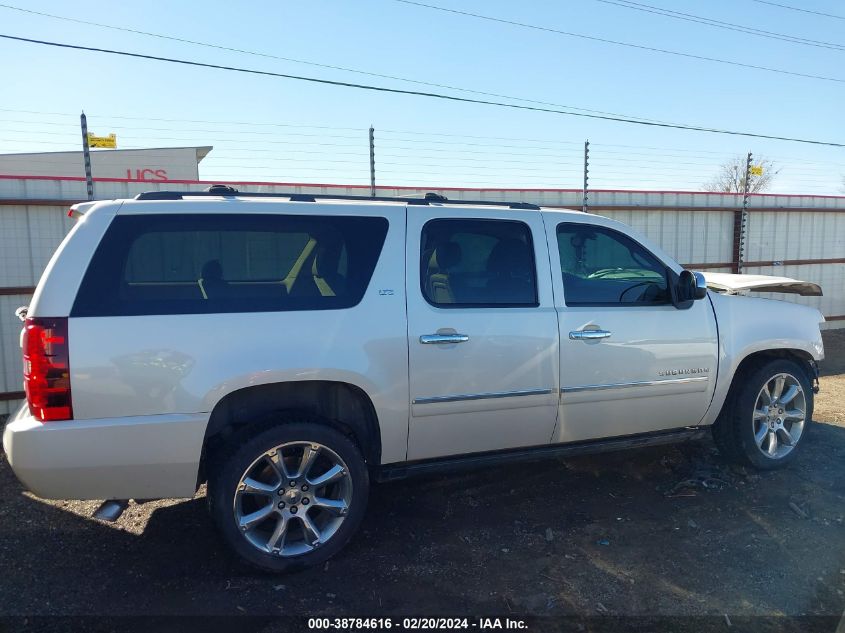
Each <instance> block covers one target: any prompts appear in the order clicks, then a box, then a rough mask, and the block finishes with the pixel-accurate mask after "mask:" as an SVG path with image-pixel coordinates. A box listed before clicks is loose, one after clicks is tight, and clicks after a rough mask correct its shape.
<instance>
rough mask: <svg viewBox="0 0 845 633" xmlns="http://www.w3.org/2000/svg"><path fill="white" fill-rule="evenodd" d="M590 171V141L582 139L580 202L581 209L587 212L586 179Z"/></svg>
mask: <svg viewBox="0 0 845 633" xmlns="http://www.w3.org/2000/svg"><path fill="white" fill-rule="evenodd" d="M589 173H590V141H588V140H587V141H584V198H583V200H582V202H581V211H583V212H584V213H587V180H588V174H589Z"/></svg>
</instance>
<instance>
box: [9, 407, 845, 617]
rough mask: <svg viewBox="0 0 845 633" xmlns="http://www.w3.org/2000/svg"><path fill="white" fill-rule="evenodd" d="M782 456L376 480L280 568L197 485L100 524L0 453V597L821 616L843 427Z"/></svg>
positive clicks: (210, 611)
mask: <svg viewBox="0 0 845 633" xmlns="http://www.w3.org/2000/svg"><path fill="white" fill-rule="evenodd" d="M802 457H803V459H801V460H798V461H796V463H795V464H793V465H792V466H791V467H789V468H788V469H786V470H783V471H777V472H768V473H759V472H753V471H750V470H746V469H744V468H740V467H735V466H728V465H727V464H725V463H724V462H722V461H721V460H720V459H719V458H718V457H717V456H716V455H715V452H714V449H713V447H712V444H711V443H710V442H708V441H701V442H696V443H689V444H685V445H679V446H670V447H654V448H649V449H640V450H632V451H625V452H619V453H613V454H605V455H596V456H589V457H582V458H576V459H567V460H551V461H545V462H535V463H528V464H515V465H508V466H505V467H499V468H492V469H486V470H479V471H475V472H467V473H462V474H454V475H449V476H438V477H426V478H419V479H409V480H405V481H398V482H393V483H389V484H381V485H377V486H375V487H374V488H373V492H372V495H371V502H370V506H369V509H368V512H367V516H366V518H365V520H364V523H363V526H362V530H361V531H360V532H359V534H358V535H357V536H356V537H354V538H353V540H352V542H351V543H350V544H349V546H348V547H347V548H346V549H345V550H344V551H343V552H342V553H341V554H340V555H338V556H337V557H335V558H334V559H332V560H331V561H329V562H328V563H327V564H326V565H324V566H322V567H319V568H316V569H309V570H305V571H301V572H297V573H292V574H288V575H284V576H270V575H266V574H263V573H260V572H254V571H252V570H250V569H248V568H245V567H244V566H243V565H242V564H241V563H239V562H238V561H236V560H235V559H234V558H233V557H232V556H231V555H230V554H229V553H228V552H227V551H226V550H225V549H224V546H223V544H222V543H221V542H220V541H219V539H218V537H217V535H216V533H215V532H214V530H213V528H212V526H211V524H210V521H209V520H208V516H207V513H206V510H205V503H204V501H205V499H204V498H202V497H201V496H199V497H197V498H195V499H193V500H190V501H185V502H166V503H158V502H156V503H154V504H150V505H149V506H145V505H140V506H130V508H129V510H128V511H127V513H126V514H125V515H124V517H122V518H121V520H120V522H119V523H118V524H117V525H108V524H104V523H100V522H98V521H96V520H94V519H90V518H87V517H86V516H82V515H81V514H78V512H80V507H82V508H83V509H86V510H93V508H94V507H96V503H93V502H92V503H90V504H87V505H86V504H79V503H76V504H73V510H74V512H70V511H68V510H65V509H63V508H62V505H61V502H50V503H46V502H42V501H39V500H37V499H35V498H33V497H31V496H29V495H27V494H25V493H23V491H22V490H21V487H20V485H19V484H18V482H17V481H16V480H15V479H14V477H13V475H12V474H11V471H10V469H9V468H8V465H7V464H6V462H5V459H3V462H2V466H0V490H2V492H0V561H2V567H3V570H4V573H3V574H2V576H0V605H2V606H0V614H3V615H34V614H42V615H51V614H64V615H74V614H76V615H90V614H100V615H137V614H148V615H149V614H158V615H168V614H201V615H242V614H252V615H273V616H278V615H286V614H310V615H313V614H324V615H352V614H355V615H367V616H379V615H389V614H393V615H397V614H409V613H415V614H428V615H432V614H437V615H444V614H467V613H478V614H482V613H483V614H489V613H497V614H500V615H508V614H512V613H521V614H524V613H533V614H539V615H553V614H578V615H584V614H586V615H591V614H595V615H602V614H617V615H619V614H625V615H655V614H685V615H720V616H721V614H723V613H729V614H747V615H753V614H802V613H807V614H820V615H839V614H841V613H842V609H843V606H845V598H843V595H842V590H843V589H845V574H842V573H840V570H845V526H844V525H843V518H844V517H843V511H845V503H843V501H845V496H844V495H843V492H845V466H843V465H845V428H842V427H840V426H835V425H831V424H824V423H818V424H816V425H815V426H814V428H813V433H811V434H810V435H808V437H807V446H806V447H805V455H803V456H802ZM793 506H794V507H793ZM153 508H154V509H153ZM151 510H152V512H151V513H150V511H151ZM136 532H137V533H136ZM33 588H35V589H36V590H35V591H33V590H32V589H33ZM255 626H256V627H258V626H260V625H259V624H258V623H255Z"/></svg>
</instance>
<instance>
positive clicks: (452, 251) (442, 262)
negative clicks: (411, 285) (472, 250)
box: [428, 242, 461, 271]
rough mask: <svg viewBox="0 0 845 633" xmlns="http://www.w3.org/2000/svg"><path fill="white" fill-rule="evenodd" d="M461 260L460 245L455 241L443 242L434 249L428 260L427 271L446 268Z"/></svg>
mask: <svg viewBox="0 0 845 633" xmlns="http://www.w3.org/2000/svg"><path fill="white" fill-rule="evenodd" d="M460 261H461V245H460V244H458V243H457V242H444V243H443V244H441V245H440V246H438V247H437V248H435V249H434V252H433V253H432V254H431V257H430V258H429V260H428V269H429V271H433V270H446V269H448V268H452V267H453V266H457V265H458V264H459V263H460Z"/></svg>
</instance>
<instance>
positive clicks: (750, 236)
mask: <svg viewBox="0 0 845 633" xmlns="http://www.w3.org/2000/svg"><path fill="white" fill-rule="evenodd" d="M208 184H209V183H174V182H165V183H162V182H130V181H122V180H103V181H97V182H96V186H95V194H96V197H97V198H98V199H111V198H127V197H131V196H134V195H135V194H137V193H140V192H142V191H150V190H163V189H181V190H185V189H188V190H202V189H204V188H205V187H207V186H208ZM235 184H236V186H238V187H239V188H240V189H242V190H249V191H265V192H296V193H326V194H336V195H367V194H368V193H369V188H368V187H360V186H356V187H349V186H339V185H298V184H293V185H292V184H268V183H243V184H237V183H235ZM427 191H431V190H430V189H410V188H401V189H399V188H385V187H379V188H378V193H379V194H380V195H386V196H412V195H415V194H424V193H426V192H427ZM436 193H440V194H443V195H445V196H447V197H449V198H452V199H458V200H496V201H501V200H509V201H523V202H533V203H535V204H540V205H545V206H556V207H569V208H577V209H580V208H581V203H582V194H581V192H580V191H578V190H531V189H521V190H516V189H512V190H502V189H498V190H496V189H442V190H437V191H436ZM85 197H86V193H85V182H84V181H82V180H79V179H57V178H43V177H42V178H24V177H1V176H0V262H2V267H0V394H3V393H6V394H9V393H14V392H20V390H21V360H20V349H19V333H20V321H18V320H17V319H16V318H15V316H14V310H15V309H16V308H17V307H18V306H21V305H26V304H27V303H28V301H29V299H30V294H29V293H30V292H31V288H32V287H34V286H35V285H36V284H37V283H38V279H39V277H40V275H41V271H42V270H43V269H44V267H45V265H46V264H47V262H48V260H49V259H50V256H51V255H52V253H53V251H54V250H55V248H56V246H58V244H59V242H61V240H62V238H63V237H64V235H65V234H66V233H67V231H68V230H69V228H70V226H71V225H72V223H73V221H72V220H70V219H69V218H67V206H68V205H69V204H70V203H71V202H74V201H80V200H84V199H85ZM740 202H741V201H740V197H739V196H736V195H732V194H708V193H678V192H653V191H652V192H645V191H594V192H590V196H589V203H590V209H591V210H592V211H594V212H595V213H598V214H600V215H605V216H608V217H611V218H614V219H616V220H619V221H621V222H625V223H627V224H630V225H631V226H633V227H635V228H636V229H637V230H639V231H641V232H642V233H644V234H645V235H647V236H648V237H649V238H650V239H652V240H654V241H655V242H657V243H658V244H660V245H661V246H662V247H663V248H664V249H665V250H666V251H668V252H669V253H670V254H672V256H674V257H675V258H676V259H677V260H678V261H679V262H681V263H683V264H687V265H689V264H692V265H694V267H701V268H706V269H707V270H712V271H717V272H731V270H732V265H733V263H734V261H735V247H736V245H735V221H736V211H737V209H738V206H739V204H740ZM750 208H751V212H750V213H749V216H748V224H747V229H746V236H747V237H746V242H745V253H744V258H743V260H744V261H745V262H747V263H748V265H747V266H746V267H745V268H744V269H743V272H747V273H756V274H765V275H781V276H787V277H795V278H798V279H804V280H807V281H813V282H816V283H818V284H820V285H821V286H822V288H823V289H824V293H825V296H824V297H798V296H797V295H776V294H771V295H770V296H772V297H775V298H779V299H785V300H787V301H796V302H799V303H803V304H806V305H812V306H815V307H817V308H819V309H820V310H821V311H822V313H823V314H825V315H826V316H831V317H838V318H837V319H836V320H832V321H830V322H829V323H827V324H825V327H845V197H832V196H828V197H824V196H770V195H761V196H753V197H752V199H751V203H750ZM754 209H760V210H759V211H754ZM808 260H825V261H823V262H816V263H813V262H812V261H808ZM831 260H841V261H838V262H837V261H831ZM8 397H9V396H7V398H8ZM17 405H18V402H17V401H14V400H8V399H7V400H2V396H1V395H0V414H2V413H7V412H10V411H11V410H13V409H14V408H16V407H17Z"/></svg>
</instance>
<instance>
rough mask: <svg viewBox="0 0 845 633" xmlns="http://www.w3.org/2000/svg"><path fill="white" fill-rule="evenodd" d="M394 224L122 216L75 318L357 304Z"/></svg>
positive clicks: (88, 276) (89, 274)
mask: <svg viewBox="0 0 845 633" xmlns="http://www.w3.org/2000/svg"><path fill="white" fill-rule="evenodd" d="M387 226H388V222H387V220H386V219H385V218H365V217H334V216H331V217H329V216H291V215H237V216H236V215H143V216H141V215H138V216H122V217H117V218H115V219H114V221H113V222H112V225H111V226H110V227H109V229H108V231H107V232H106V235H105V237H104V238H103V241H102V242H101V243H100V246H99V247H98V248H97V251H96V253H95V254H94V257H93V259H92V260H91V264H90V265H89V267H88V270H87V271H86V273H85V277H84V279H83V281H82V286H81V288H80V291H79V294H78V296H77V298H76V302H75V303H74V306H73V312H72V315H73V316H121V315H139V314H199V313H212V312H266V311H276V310H282V311H283V310H329V309H336V308H348V307H351V306H353V305H355V304H357V303H358V302H359V301H360V300H361V297H363V295H364V291H365V290H366V288H367V284H368V283H369V281H370V277H371V276H372V274H373V270H374V269H375V265H376V261H377V260H378V257H379V253H380V252H381V248H382V245H383V243H384V238H385V235H386V233H387Z"/></svg>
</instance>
